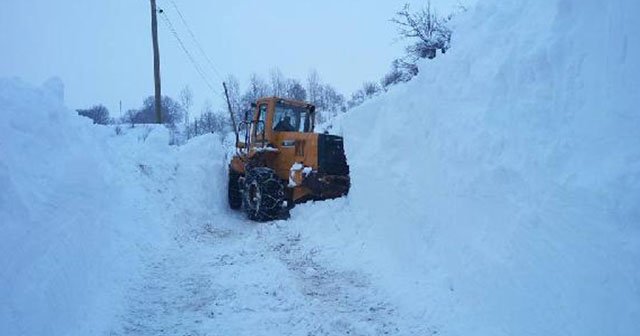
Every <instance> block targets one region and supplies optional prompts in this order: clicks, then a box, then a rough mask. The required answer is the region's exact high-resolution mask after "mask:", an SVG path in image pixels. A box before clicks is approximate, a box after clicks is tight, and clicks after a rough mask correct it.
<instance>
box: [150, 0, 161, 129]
mask: <svg viewBox="0 0 640 336" xmlns="http://www.w3.org/2000/svg"><path fill="white" fill-rule="evenodd" d="M157 13H158V10H157V7H156V0H151V38H152V39H153V77H154V80H155V101H156V103H155V106H156V121H157V123H158V124H162V89H161V87H160V46H159V45H158V17H157Z"/></svg>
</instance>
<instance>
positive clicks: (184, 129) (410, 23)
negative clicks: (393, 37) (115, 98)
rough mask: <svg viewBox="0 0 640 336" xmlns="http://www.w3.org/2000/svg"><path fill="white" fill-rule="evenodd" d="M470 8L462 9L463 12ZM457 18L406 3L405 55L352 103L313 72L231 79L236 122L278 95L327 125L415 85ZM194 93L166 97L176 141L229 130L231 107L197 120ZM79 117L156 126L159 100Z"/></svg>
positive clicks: (402, 19) (396, 19) (210, 109)
mask: <svg viewBox="0 0 640 336" xmlns="http://www.w3.org/2000/svg"><path fill="white" fill-rule="evenodd" d="M465 10H466V8H464V7H463V6H461V5H459V11H465ZM454 15H455V13H454V14H450V15H448V16H446V17H441V16H439V15H438V14H437V13H436V11H435V10H434V9H433V8H432V7H431V3H430V2H428V3H427V5H426V6H425V7H423V8H421V9H419V10H417V11H412V10H411V8H410V7H409V5H408V4H406V5H404V6H403V7H402V8H401V9H400V10H399V11H398V12H396V13H395V15H394V16H393V17H392V18H391V20H390V21H391V22H392V23H393V24H394V25H396V27H397V29H398V39H399V40H406V41H407V42H408V44H407V46H406V47H405V48H404V53H403V55H402V56H401V57H398V58H397V59H395V60H394V61H393V62H392V63H391V67H390V71H389V72H387V73H386V74H384V75H383V76H382V78H381V79H380V80H378V81H365V82H364V83H363V84H362V86H361V88H360V89H358V90H356V91H355V92H354V93H352V94H351V96H350V97H349V98H348V99H347V98H346V97H345V95H344V94H343V93H341V92H339V91H338V90H337V89H336V88H335V87H334V86H333V85H331V84H329V83H325V82H323V81H322V80H321V77H320V75H319V74H318V72H317V71H315V70H312V71H310V72H309V73H308V74H307V76H306V78H305V79H304V80H300V79H297V78H291V77H288V76H286V75H285V74H283V73H282V72H281V71H280V70H279V69H278V68H274V69H273V70H271V71H270V73H269V76H268V77H266V78H265V77H262V76H260V75H258V74H252V75H251V76H250V77H249V80H248V83H247V86H246V87H245V88H244V89H242V88H241V87H240V84H239V81H238V80H237V78H236V77H234V76H233V75H230V76H228V78H227V80H226V83H227V88H228V92H229V100H230V103H231V107H232V110H233V111H234V113H236V120H244V118H245V114H246V113H248V112H249V109H250V107H251V103H254V102H255V101H256V100H257V99H258V98H261V97H265V96H278V97H283V98H289V99H294V100H303V101H308V102H310V103H312V104H314V105H315V106H316V111H317V112H318V113H317V116H318V119H319V121H320V122H323V121H326V120H328V119H330V118H331V117H333V116H335V115H336V114H338V113H344V112H346V111H348V110H349V109H352V108H354V107H356V106H359V105H361V104H362V103H363V102H364V101H366V100H367V99H370V98H372V97H374V96H376V95H377V94H379V93H380V92H383V91H387V90H388V89H389V88H390V87H392V86H394V85H397V84H399V83H404V82H408V81H410V80H411V79H412V78H414V77H415V76H416V75H417V74H418V73H419V66H418V63H419V60H421V59H434V58H435V57H436V56H437V55H438V51H440V53H441V54H445V53H446V52H447V50H449V48H450V44H451V36H452V30H451V28H450V27H449V22H450V20H451V19H452V18H453V16H454ZM193 100H194V97H193V93H192V91H191V89H190V88H189V87H188V86H187V87H185V88H184V89H183V90H182V91H181V92H180V94H179V97H178V100H174V99H172V98H170V97H168V96H163V97H162V104H161V106H162V115H163V121H164V123H165V124H166V125H167V127H168V128H169V129H171V130H172V133H174V134H176V139H178V140H176V142H180V140H179V138H182V139H183V140H182V141H186V140H188V139H190V138H192V137H194V136H198V135H202V134H206V133H218V132H226V131H230V126H229V124H230V122H229V117H228V112H227V110H226V109H227V108H226V104H225V105H224V106H220V107H217V108H216V107H214V106H213V104H212V103H211V102H210V101H207V102H205V103H204V105H203V107H202V108H201V111H200V113H199V114H197V115H198V116H197V117H193V118H192V117H191V116H192V115H194V116H195V115H196V114H195V113H193V112H194V111H192V110H193ZM77 112H78V114H79V115H81V116H85V117H88V118H91V119H92V120H93V122H94V123H96V124H131V125H135V124H146V123H154V122H155V110H154V97H153V96H151V97H148V98H146V99H145V100H144V101H143V104H142V106H141V107H140V108H137V109H131V110H128V111H127V112H126V113H125V114H124V115H123V116H122V117H121V118H118V119H115V118H111V117H110V116H109V111H108V109H107V108H106V107H104V106H103V105H96V106H93V107H91V108H88V109H80V110H77Z"/></svg>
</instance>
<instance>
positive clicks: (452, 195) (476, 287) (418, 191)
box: [294, 1, 640, 335]
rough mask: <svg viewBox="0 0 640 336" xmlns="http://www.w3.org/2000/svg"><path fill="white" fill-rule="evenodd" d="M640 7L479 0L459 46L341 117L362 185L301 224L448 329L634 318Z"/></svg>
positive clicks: (619, 329)
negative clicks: (407, 80)
mask: <svg viewBox="0 0 640 336" xmlns="http://www.w3.org/2000/svg"><path fill="white" fill-rule="evenodd" d="M638 12H640V3H638V2H633V1H609V2H600V1H579V2H578V1H544V2H540V1H480V3H479V5H478V6H477V7H476V8H474V9H473V10H471V11H470V13H468V16H467V17H464V18H462V20H461V22H458V27H457V29H456V33H455V40H454V41H453V43H452V45H453V46H454V47H453V48H452V50H451V51H450V52H448V53H447V54H446V55H444V56H442V57H438V58H437V59H435V60H434V61H429V62H425V63H423V64H422V67H421V72H422V73H421V75H420V76H419V77H418V78H417V79H416V80H415V81H414V82H411V83H409V84H408V85H405V86H402V87H398V88H396V89H395V90H393V91H392V92H390V93H389V94H386V95H383V96H382V97H379V98H378V99H374V100H371V101H370V102H368V103H367V104H366V105H364V106H362V107H361V108H359V109H358V110H357V111H353V112H351V113H349V114H347V115H345V116H344V118H343V120H340V121H337V122H336V124H337V125H338V126H339V128H340V127H341V129H342V133H343V134H344V136H345V137H346V140H345V143H346V144H345V146H346V147H347V149H348V151H349V153H348V154H349V155H348V157H349V159H350V160H351V163H352V171H353V189H352V192H351V193H350V195H349V198H348V199H347V200H343V201H339V202H338V204H339V206H340V208H341V213H340V214H338V215H336V214H335V211H334V209H333V208H330V207H327V206H324V207H325V209H324V213H322V214H319V213H317V211H323V210H317V211H316V210H313V209H311V208H303V209H299V211H298V212H297V213H295V215H294V218H301V219H300V220H299V223H298V224H297V225H298V227H300V229H301V230H303V231H306V232H308V233H309V234H308V235H309V237H313V239H317V240H319V241H322V242H323V245H324V243H326V244H332V243H335V242H336V240H339V241H338V242H337V243H336V244H333V246H334V247H335V250H334V253H335V255H336V256H340V258H339V259H346V260H347V261H348V262H350V263H352V264H354V265H355V264H360V263H363V260H366V263H365V264H364V267H365V268H366V269H368V270H369V271H370V272H374V273H377V274H379V275H380V277H381V282H383V283H385V284H386V285H387V286H386V287H387V288H388V289H389V290H391V291H393V292H394V293H395V295H396V297H397V298H398V299H400V300H402V301H403V302H404V305H403V306H404V307H406V308H407V313H408V314H415V315H416V316H418V317H420V316H421V317H422V318H423V319H424V321H429V322H430V323H436V324H437V325H439V326H443V327H444V329H446V330H448V331H449V332H451V333H453V334H460V335H470V334H474V335H478V334H480V335H502V334H505V335H525V334H531V335H543V334H544V335H604V334H616V335H633V334H637V333H638V332H640V322H638V321H640V282H639V281H640V263H638V260H640V131H639V130H640V113H639V112H638V106H640V62H639V61H638V60H640V36H638V34H637V32H638V31H640V24H639V23H638V21H637V20H636V19H635V14H634V13H638ZM309 213H312V214H311V215H310V214H309ZM327 219H329V220H330V221H329V222H327ZM327 228H330V229H327ZM327 230H331V231H332V234H330V235H328V234H327V233H326V231H327ZM334 238H337V239H334ZM345 249H346V250H347V251H349V252H348V253H345Z"/></svg>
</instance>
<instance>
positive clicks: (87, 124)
mask: <svg viewBox="0 0 640 336" xmlns="http://www.w3.org/2000/svg"><path fill="white" fill-rule="evenodd" d="M0 111H1V112H2V113H1V115H2V118H1V120H0V153H1V154H0V190H1V191H2V192H1V193H0V298H2V299H1V300H0V329H1V330H2V332H0V333H1V334H3V335H92V334H99V333H101V332H102V331H103V330H105V329H106V328H108V327H110V325H111V324H112V321H113V320H114V318H115V317H116V314H118V313H119V312H120V311H121V306H122V304H123V303H122V300H123V295H124V294H125V292H126V290H127V288H128V287H129V285H130V283H131V282H132V281H135V279H136V277H137V274H138V272H140V266H141V261H142V260H143V258H144V256H145V255H146V254H148V253H149V252H150V251H152V250H154V249H158V248H161V247H162V246H165V245H166V244H167V243H168V242H169V241H170V238H172V232H173V231H174V228H175V226H176V225H174V224H175V222H176V217H178V216H181V215H183V214H179V213H176V210H175V208H174V207H171V205H172V204H174V203H175V199H176V198H177V197H178V196H180V197H181V199H184V200H185V202H194V203H196V204H205V205H206V206H203V207H211V208H213V207H214V205H215V206H217V207H216V208H220V207H222V206H223V204H222V200H220V201H217V199H218V198H220V199H221V197H217V198H216V200H213V198H214V195H215V194H214V193H209V194H208V196H209V197H208V198H205V199H199V198H197V196H196V195H202V193H198V194H196V195H193V193H190V192H189V191H185V189H187V188H203V187H209V188H211V186H210V185H209V184H210V183H209V184H207V181H206V179H208V178H209V177H210V176H211V174H212V171H219V170H221V167H217V169H216V167H215V166H213V165H212V164H211V162H210V161H211V158H212V157H220V160H219V161H220V164H222V160H223V159H222V157H223V156H224V152H223V151H222V146H221V144H220V141H213V139H211V138H210V137H204V138H203V139H200V140H199V141H195V142H194V143H193V144H192V145H190V146H185V147H183V148H180V149H179V148H176V147H171V146H169V145H168V142H169V134H168V132H167V131H166V130H165V129H164V128H153V127H151V126H137V127H136V128H133V129H131V128H129V127H128V126H123V127H122V130H121V134H120V135H117V134H116V132H115V129H113V128H108V127H103V126H96V125H92V124H91V121H90V120H89V119H85V118H81V117H78V116H77V115H75V113H74V112H72V111H70V110H68V109H66V108H65V107H64V106H63V89H62V84H61V83H60V82H59V81H58V80H51V81H49V82H47V83H46V84H45V85H44V86H43V87H41V88H33V87H31V86H29V85H27V84H25V83H23V82H20V81H19V80H8V79H1V80H0ZM185 157H186V158H185ZM187 158H188V159H187ZM199 158H203V159H204V158H208V161H205V162H206V165H207V166H203V165H205V164H203V159H199ZM186 160H190V161H191V162H190V165H188V166H187V167H182V166H181V163H182V162H183V161H186ZM178 170H187V174H189V176H192V175H193V176H196V177H201V179H190V180H189V182H191V183H182V184H178V183H176V181H175V176H176V172H177V171H178ZM194 170H195V171H194ZM187 190H188V189H187ZM205 196H206V195H205ZM182 208H185V209H186V208H187V207H186V206H183V207H182ZM180 211H181V210H180ZM184 223H185V222H184V221H182V222H181V223H180V224H181V225H182V226H184Z"/></svg>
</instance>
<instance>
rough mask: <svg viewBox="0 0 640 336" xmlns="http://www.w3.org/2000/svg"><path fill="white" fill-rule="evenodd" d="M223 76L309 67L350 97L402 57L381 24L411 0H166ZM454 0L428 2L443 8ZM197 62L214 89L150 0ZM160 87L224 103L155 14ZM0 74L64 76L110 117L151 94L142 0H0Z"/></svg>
mask: <svg viewBox="0 0 640 336" xmlns="http://www.w3.org/2000/svg"><path fill="white" fill-rule="evenodd" d="M173 1H175V3H176V4H177V6H178V8H179V9H180V10H181V11H182V14H183V15H184V17H185V18H186V20H187V23H188V24H189V25H190V27H191V29H192V31H193V32H194V33H195V35H196V37H197V38H198V39H199V41H200V43H201V45H202V47H203V49H204V50H205V52H206V54H207V55H208V56H209V57H210V58H211V60H212V61H213V63H214V65H215V67H216V69H217V71H218V72H219V73H220V74H221V75H222V76H226V75H227V74H234V75H235V76H236V77H237V78H238V79H239V80H240V82H241V84H244V83H246V81H247V79H248V77H249V75H250V74H251V73H253V72H255V73H258V74H260V75H262V76H263V77H264V78H265V79H268V74H269V71H270V70H271V69H272V68H274V67H278V68H280V70H281V71H282V72H283V73H284V75H285V76H289V77H294V78H298V79H300V80H304V78H305V77H306V75H307V73H308V72H309V70H310V69H313V68H315V69H317V70H318V72H319V74H320V76H321V78H322V79H323V80H324V81H326V82H328V83H331V84H333V85H334V86H336V87H337V89H338V90H339V91H341V92H342V93H344V94H345V95H350V94H351V92H352V91H354V90H355V89H357V88H358V87H359V86H360V84H361V83H362V82H363V81H365V80H378V79H379V78H380V77H381V76H382V75H383V74H384V73H385V72H386V71H387V70H388V68H389V65H390V63H391V61H392V60H393V59H394V58H396V57H398V56H401V54H402V49H403V43H402V42H394V40H395V38H396V30H395V27H394V25H393V24H392V23H391V22H389V19H390V18H391V17H392V16H393V14H394V12H395V11H396V10H398V9H400V8H401V7H402V5H403V4H404V3H405V2H410V3H411V4H412V6H413V7H414V8H418V7H419V6H421V5H422V4H424V3H426V1H416V0H384V1H382V0H380V1H367V0H350V1H344V0H308V1H304V0H273V1H258V0H234V1H213V0H208V1H207V0H173ZM455 2H457V1H455V0H439V1H438V0H433V1H432V3H433V4H434V5H435V6H437V7H438V8H439V12H440V13H443V14H445V13H448V12H449V11H450V8H451V6H450V5H446V4H450V3H455ZM158 5H159V6H160V7H162V8H163V9H165V13H166V14H167V15H168V16H169V18H170V20H171V21H172V23H173V25H174V26H175V27H176V28H177V29H178V33H179V34H180V36H181V37H182V38H183V40H184V41H185V43H187V47H188V48H189V49H190V50H191V51H192V53H193V54H194V56H195V57H196V58H197V60H198V62H199V63H200V64H201V66H202V67H203V68H205V71H206V73H207V77H208V78H210V80H211V81H212V82H213V85H214V88H215V89H216V90H219V91H221V90H220V88H221V83H220V82H221V79H220V78H219V77H220V76H218V75H217V74H216V73H215V72H214V71H213V70H211V67H209V65H208V63H207V61H206V60H205V59H204V58H203V57H202V56H201V55H200V53H199V50H198V49H197V47H196V46H195V45H193V44H192V43H191V38H190V35H189V33H188V32H187V31H186V30H185V29H184V28H183V27H184V26H183V25H182V22H181V21H180V18H179V16H178V15H177V14H176V11H175V9H174V7H173V5H172V3H171V0H158ZM159 21H160V22H159V33H160V48H161V51H160V52H161V63H162V84H163V94H166V95H169V96H172V97H175V98H177V96H178V93H179V91H180V89H181V88H183V87H184V86H185V85H189V86H191V88H192V89H193V91H194V93H195V101H196V106H195V110H198V111H199V110H200V107H201V105H202V103H203V101H204V100H205V99H209V100H211V101H212V102H213V103H214V104H215V105H216V106H220V105H221V104H222V100H221V98H220V95H219V93H218V94H214V93H211V90H209V89H208V87H207V85H206V84H205V83H204V81H203V80H202V79H201V77H200V76H199V75H198V73H197V72H196V70H194V68H193V66H192V64H191V63H190V62H189V60H188V58H187V57H186V56H185V55H184V53H183V51H182V50H181V49H180V48H179V45H178V43H177V42H176V40H175V38H174V37H173V35H172V34H171V32H170V31H169V30H168V29H167V27H166V25H165V24H164V22H163V20H162V18H159ZM0 31H1V33H0V46H1V48H0V77H20V78H23V79H24V80H26V81H28V82H32V83H36V84H37V83H41V82H43V81H45V80H46V79H48V78H50V77H52V76H58V77H60V78H61V79H62V80H63V81H64V83H65V89H66V92H65V94H66V104H67V106H69V107H70V108H74V109H75V108H82V107H88V106H91V105H94V104H98V103H100V104H104V105H106V106H107V107H108V108H109V110H110V111H111V115H112V116H115V117H117V116H118V115H119V108H118V105H119V101H122V104H123V111H126V110H127V109H130V108H137V107H139V106H140V105H141V104H142V100H143V99H144V98H145V97H146V96H149V95H151V94H153V63H152V52H151V38H150V36H151V33H150V9H149V1H148V0H102V1H97V0H83V1H78V0H57V1H52V0H3V6H2V10H0Z"/></svg>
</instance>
